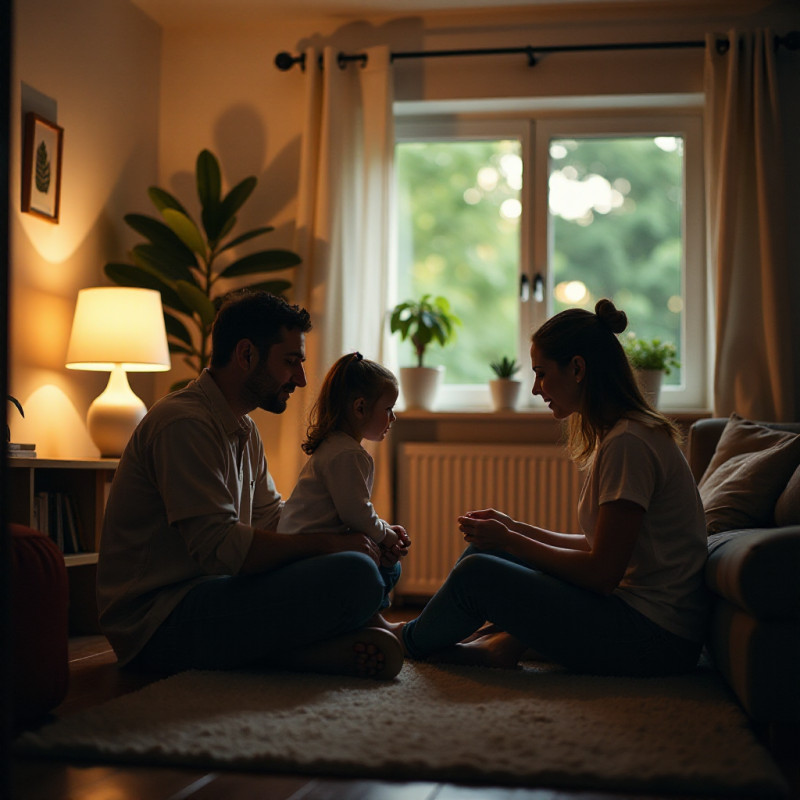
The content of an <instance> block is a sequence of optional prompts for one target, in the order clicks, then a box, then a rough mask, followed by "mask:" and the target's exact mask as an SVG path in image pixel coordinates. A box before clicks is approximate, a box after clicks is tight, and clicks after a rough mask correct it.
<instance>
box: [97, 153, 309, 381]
mask: <svg viewBox="0 0 800 800" xmlns="http://www.w3.org/2000/svg"><path fill="white" fill-rule="evenodd" d="M195 177H196V183H197V194H198V197H199V200H200V208H201V211H200V220H201V225H198V224H197V223H196V222H195V221H194V220H193V219H192V217H191V216H190V214H189V212H188V211H187V210H186V209H185V208H184V206H183V205H182V204H181V203H180V202H179V201H178V200H177V199H176V198H175V197H173V196H172V195H171V194H170V193H169V192H167V191H165V190H164V189H160V188H158V187H157V186H151V187H150V189H148V195H149V197H150V200H151V201H152V202H153V205H154V206H155V207H156V209H157V210H158V212H159V213H160V215H161V218H160V219H156V218H154V217H148V216H145V215H143V214H126V215H125V217H124V220H125V222H126V223H127V224H128V225H129V226H130V227H131V228H133V229H134V230H135V231H136V232H137V233H139V234H141V235H142V236H144V237H145V238H146V239H147V240H148V242H147V243H143V244H138V245H136V246H135V247H134V248H133V250H132V251H131V259H132V260H133V264H120V263H110V264H106V266H105V273H106V275H107V276H108V277H109V278H110V279H111V280H112V281H113V282H114V283H117V284H119V285H121V286H135V287H139V288H145V289H156V290H157V291H158V292H160V293H161V301H162V304H163V306H164V322H165V324H166V328H167V335H168V338H169V349H170V352H172V353H181V354H183V361H184V363H185V364H186V365H187V366H189V367H190V368H191V369H192V371H193V372H195V373H197V374H199V373H200V372H201V371H202V370H203V368H204V367H206V366H207V365H208V361H209V358H210V355H211V348H210V341H209V336H210V333H211V325H212V323H213V321H214V317H215V315H216V312H217V308H218V306H219V300H220V297H221V296H222V295H223V294H225V292H226V291H227V290H228V289H229V288H231V287H230V286H227V287H226V288H225V289H223V290H222V291H220V289H219V285H218V284H219V282H220V281H222V282H223V284H224V283H225V281H227V280H228V279H232V278H233V279H237V278H242V277H245V276H250V275H259V274H261V273H265V272H273V271H276V270H282V269H286V268H287V267H293V266H295V265H297V264H299V263H300V257H299V256H298V255H297V254H296V253H293V252H291V251H289V250H260V251H257V252H254V253H250V254H249V255H244V256H241V257H240V258H237V259H236V260H234V261H233V262H230V263H227V264H226V265H225V266H222V267H220V266H219V265H218V263H217V258H218V257H219V256H222V255H223V254H226V255H228V254H229V251H231V250H232V249H233V248H235V247H238V246H239V245H241V244H244V243H245V242H248V241H250V240H251V239H255V238H256V237H258V236H262V235H263V234H265V233H269V232H270V231H272V230H274V228H272V227H261V228H255V229H254V230H250V231H246V232H245V233H240V234H239V235H238V236H236V237H235V238H232V239H229V238H227V237H228V236H229V234H231V232H232V230H233V228H234V226H235V224H236V214H237V212H238V211H239V209H240V208H241V207H242V205H243V204H244V203H245V201H246V200H247V199H248V198H249V197H250V194H251V193H252V191H253V189H255V186H256V183H257V180H256V178H255V177H254V176H250V177H248V178H245V179H244V180H242V181H240V182H239V183H237V184H236V186H234V187H233V188H232V189H231V190H230V191H229V192H227V194H225V195H224V196H223V194H222V175H221V171H220V166H219V161H218V160H217V158H216V156H215V155H214V154H213V153H211V152H210V151H209V150H203V151H202V152H201V153H200V154H199V155H198V156H197V162H196V165H195ZM247 285H248V287H249V288H252V289H264V290H266V291H268V292H272V293H274V294H282V293H283V292H285V291H286V290H287V289H288V288H289V287H290V286H291V283H290V282H289V281H286V280H264V279H263V277H259V280H257V281H256V282H255V283H250V284H247ZM237 286H239V287H241V283H238V284H237ZM189 380H191V379H186V380H182V381H179V382H177V383H175V384H173V386H172V387H171V388H172V389H177V388H179V387H181V386H183V385H185V384H187V383H188V382H189Z"/></svg>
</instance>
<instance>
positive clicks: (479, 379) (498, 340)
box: [397, 136, 683, 384]
mask: <svg viewBox="0 0 800 800" xmlns="http://www.w3.org/2000/svg"><path fill="white" fill-rule="evenodd" d="M520 157H521V147H520V143H519V142H518V141H514V140H496V141H446V142H415V143H402V144H399V145H398V147H397V174H398V197H399V253H398V255H399V258H398V267H399V269H398V278H399V294H400V296H401V297H403V296H419V295H422V294H425V293H428V294H432V295H443V296H445V297H447V298H448V300H449V301H450V304H451V306H452V308H453V310H454V312H455V313H457V314H458V315H459V316H460V317H461V318H462V320H463V322H464V324H463V327H462V329H461V330H460V331H459V337H458V341H457V342H455V343H454V344H452V345H449V346H448V347H447V348H443V349H440V350H439V351H438V352H436V353H435V354H434V353H432V354H431V355H432V358H431V361H432V362H434V363H436V364H444V365H445V366H446V373H445V374H446V378H445V379H446V381H447V382H448V383H455V384H464V383H466V384H479V383H484V382H485V381H486V370H485V365H486V364H487V363H489V362H491V361H492V360H494V359H496V354H497V353H498V352H501V353H502V352H512V353H514V352H517V349H518V348H517V345H518V342H519V339H520V329H519V328H520V314H519V310H520V309H519V302H520V301H519V294H518V286H519V284H518V281H519V269H520V267H519V259H520V234H521V232H520V216H519V215H518V210H519V208H520V206H519V203H520V201H521V192H520V187H521V158H520ZM526 179H528V180H529V179H530V178H529V176H526ZM549 187H550V196H549V201H550V203H549V204H550V216H549V223H548V225H549V228H550V230H549V231H548V232H547V234H546V235H548V237H549V240H550V267H551V276H550V285H549V289H550V291H551V294H552V311H553V312H554V313H555V312H558V311H561V310H562V309H564V308H567V307H570V306H574V305H579V306H582V307H585V308H593V306H594V303H595V302H596V300H597V299H599V298H600V297H612V298H613V299H614V301H615V302H616V303H617V305H618V306H619V307H621V308H623V309H624V310H625V311H626V313H627V314H628V318H629V326H630V327H631V328H634V329H635V330H636V331H637V332H638V334H639V335H640V336H641V337H643V338H647V339H654V338H659V339H661V340H662V341H670V342H674V343H675V344H676V346H677V348H678V353H680V352H681V332H682V324H681V320H682V310H683V299H682V298H683V286H682V269H681V259H682V252H683V243H682V235H683V231H682V214H683V208H682V199H683V142H682V140H681V139H680V138H677V137H670V136H662V137H652V136H647V137H643V136H630V137H629V136H625V137H613V138H608V137H606V138H600V137H588V136H587V137H582V138H580V139H557V140H552V141H551V142H550V174H549ZM598 198H599V199H598ZM581 203H583V205H581ZM515 209H516V211H517V215H516V216H515V215H514V211H515ZM538 235H545V234H544V233H543V232H539V233H538ZM570 287H573V288H574V287H578V288H579V289H580V290H581V291H580V292H578V293H577V294H571V293H570V291H569V288H570ZM581 292H582V293H581ZM522 333H523V334H525V335H526V336H527V332H522ZM409 357H410V353H401V358H402V360H403V361H407V360H408V359H409ZM666 382H667V383H679V382H680V369H675V370H673V371H672V374H671V375H670V377H669V378H668V379H667V381H666Z"/></svg>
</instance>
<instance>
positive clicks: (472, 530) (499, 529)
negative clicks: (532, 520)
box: [458, 509, 514, 550]
mask: <svg viewBox="0 0 800 800" xmlns="http://www.w3.org/2000/svg"><path fill="white" fill-rule="evenodd" d="M489 510H490V511H493V509H489ZM483 513H485V512H471V513H469V514H465V515H464V516H463V517H459V518H458V529H459V530H460V531H461V533H463V534H464V541H465V542H469V544H472V545H475V547H477V548H479V549H480V550H507V549H508V544H509V542H510V541H511V538H512V537H513V536H514V534H513V533H512V532H511V531H510V530H509V529H508V527H507V526H506V525H505V524H504V523H503V522H502V518H505V519H507V520H509V522H510V521H511V518H510V517H508V516H506V515H505V514H500V512H497V511H495V512H494V513H495V514H497V515H498V516H499V517H501V519H497V518H496V517H494V516H491V517H482V516H481V517H479V516H476V514H483Z"/></svg>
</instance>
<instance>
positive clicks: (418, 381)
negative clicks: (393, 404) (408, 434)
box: [400, 367, 444, 411]
mask: <svg viewBox="0 0 800 800" xmlns="http://www.w3.org/2000/svg"><path fill="white" fill-rule="evenodd" d="M443 377H444V367H400V388H401V389H402V390H403V401H404V403H405V407H406V408H421V409H424V410H425V411H433V408H434V406H435V405H436V392H437V391H438V389H439V384H440V383H441V381H442V379H443Z"/></svg>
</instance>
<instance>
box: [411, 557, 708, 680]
mask: <svg viewBox="0 0 800 800" xmlns="http://www.w3.org/2000/svg"><path fill="white" fill-rule="evenodd" d="M487 621H489V622H493V623H494V624H495V625H497V626H498V627H499V628H500V629H501V630H504V631H506V632H507V633H510V634H511V635H512V636H514V637H515V638H516V639H518V640H519V641H521V642H522V643H524V644H525V645H526V646H527V647H530V648H532V649H533V650H535V651H536V652H537V653H539V654H541V655H542V656H543V657H545V658H547V659H549V660H552V661H555V662H557V663H559V664H562V665H563V666H566V667H568V668H569V669H573V670H575V671H579V672H593V673H599V674H628V675H660V674H669V673H674V672H683V671H688V670H692V669H694V667H695V666H696V665H697V660H698V657H699V655H700V649H701V644H700V643H697V642H691V641H689V640H687V639H684V638H682V637H680V636H676V635H675V634H673V633H671V632H669V631H666V630H664V629H663V628H661V627H660V626H659V625H656V624H655V623H654V622H652V621H651V620H649V619H648V618H647V617H645V616H644V615H643V614H640V613H639V612H638V611H636V610H635V609H633V608H631V607H630V606H629V605H628V604H627V603H625V601H624V600H621V599H620V598H619V597H616V596H615V595H611V596H604V595H600V594H597V593H595V592H591V591H589V590H588V589H582V588H580V587H578V586H575V585H573V584H570V583H567V582H566V581H563V580H560V579H558V578H555V577H553V576H552V575H548V574H547V573H545V572H541V571H540V570H537V569H533V568H532V567H531V566H529V565H526V564H524V563H523V562H520V561H517V560H516V559H514V558H512V557H511V556H509V555H507V554H504V553H487V552H482V551H479V550H477V549H475V548H472V547H470V548H468V549H467V550H466V551H465V552H464V554H463V555H462V556H461V558H460V559H459V561H458V562H457V563H456V565H455V566H454V567H453V570H452V572H451V573H450V575H449V577H448V578H447V580H446V581H445V583H444V585H443V586H442V588H441V589H439V591H438V592H437V593H436V595H435V596H434V597H433V598H432V599H431V600H430V602H429V603H428V605H427V606H426V607H425V608H424V609H423V611H422V613H421V614H420V615H419V616H418V617H417V618H416V619H414V620H412V621H411V622H409V623H407V624H406V626H405V628H404V630H403V639H404V643H405V647H406V650H407V652H408V653H409V654H410V655H411V656H413V657H415V658H425V657H426V656H428V655H431V654H433V653H435V652H436V651H437V650H440V649H443V648H445V647H448V646H450V645H453V644H456V643H457V642H460V641H462V640H463V639H465V638H466V637H467V636H469V635H470V634H472V633H474V632H475V631H476V630H478V628H480V627H481V626H482V625H483V624H484V622H487Z"/></svg>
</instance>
